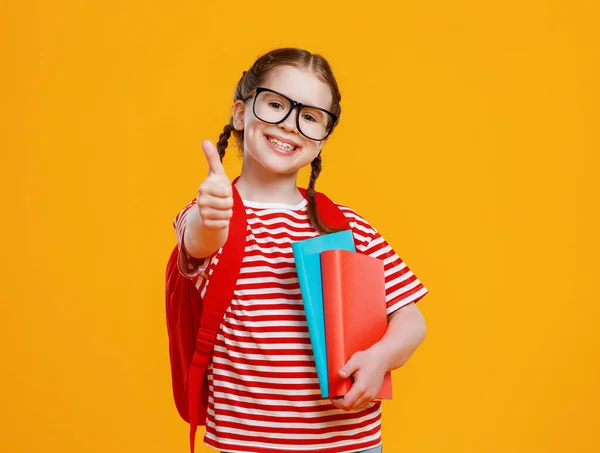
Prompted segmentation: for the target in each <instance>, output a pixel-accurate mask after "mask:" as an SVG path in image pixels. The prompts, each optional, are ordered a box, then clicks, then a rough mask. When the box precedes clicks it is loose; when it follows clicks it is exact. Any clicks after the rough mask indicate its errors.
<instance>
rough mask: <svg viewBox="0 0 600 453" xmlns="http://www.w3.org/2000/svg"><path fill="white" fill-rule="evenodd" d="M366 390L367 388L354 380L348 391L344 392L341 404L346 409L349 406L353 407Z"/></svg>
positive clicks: (348, 408)
mask: <svg viewBox="0 0 600 453" xmlns="http://www.w3.org/2000/svg"><path fill="white" fill-rule="evenodd" d="M366 390H367V389H366V388H365V387H364V386H363V385H362V384H359V383H356V382H355V383H354V384H352V387H351V388H350V391H349V392H348V393H346V396H344V401H343V402H342V406H343V407H345V408H346V409H347V410H350V408H352V407H354V405H355V404H356V402H357V401H358V400H359V399H361V398H362V397H363V396H364V394H365V392H366Z"/></svg>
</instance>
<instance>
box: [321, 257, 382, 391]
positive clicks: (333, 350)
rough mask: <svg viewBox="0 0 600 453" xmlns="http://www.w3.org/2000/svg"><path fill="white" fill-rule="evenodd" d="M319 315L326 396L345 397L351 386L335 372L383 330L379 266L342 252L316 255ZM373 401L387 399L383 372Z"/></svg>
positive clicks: (376, 259) (347, 379) (375, 262)
mask: <svg viewBox="0 0 600 453" xmlns="http://www.w3.org/2000/svg"><path fill="white" fill-rule="evenodd" d="M321 275H322V277H323V314H324V317H325V343H326V348H327V370H328V371H327V373H328V377H329V396H330V397H332V398H333V397H337V396H344V395H345V394H346V393H348V391H349V390H350V387H351V386H352V381H351V378H346V379H342V378H340V377H339V375H338V371H339V370H340V368H342V367H343V366H344V365H345V364H346V362H348V360H349V359H350V357H352V355H353V354H354V353H356V352H358V351H364V350H366V349H368V348H370V347H371V346H372V345H374V344H375V343H377V342H378V341H379V340H381V338H382V337H383V335H384V334H385V331H386V329H387V326H388V323H387V314H386V301H385V299H386V297H385V277H384V273H383V261H382V260H380V259H379V258H372V257H370V256H368V255H363V254H361V253H357V252H350V251H347V250H328V251H325V252H321ZM377 398H378V399H391V398H392V376H391V372H389V371H388V372H387V373H386V374H385V377H384V379H383V385H382V387H381V390H380V392H379V394H378V395H377Z"/></svg>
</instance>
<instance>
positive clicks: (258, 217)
mask: <svg viewBox="0 0 600 453" xmlns="http://www.w3.org/2000/svg"><path fill="white" fill-rule="evenodd" d="M340 100H341V95H340V92H339V89H338V86H337V83H336V80H335V78H334V76H333V73H332V71H331V68H330V66H329V64H328V63H327V61H326V60H325V59H324V58H323V57H322V56H320V55H316V54H311V53H309V52H307V51H305V50H301V49H293V48H286V49H277V50H273V51H271V52H269V53H267V54H265V55H263V56H261V57H260V58H259V59H258V60H257V61H256V62H255V63H254V64H253V65H252V67H251V68H250V70H249V71H244V73H243V74H242V77H241V79H240V81H239V83H238V85H237V88H236V91H235V96H234V104H233V108H232V115H231V118H230V121H229V123H228V124H227V125H226V126H225V128H224V129H223V133H222V134H221V135H220V137H219V141H218V143H217V146H216V148H215V146H214V145H213V144H212V143H211V142H209V141H204V142H203V144H202V146H203V150H204V154H205V156H206V159H207V161H208V167H209V173H208V176H207V177H206V179H204V181H203V182H202V183H201V184H200V186H199V188H198V194H197V197H196V198H195V199H194V200H193V201H192V202H191V203H190V204H189V205H187V206H186V207H185V208H184V209H183V210H182V211H181V212H180V213H179V214H178V215H177V217H176V218H175V221H174V226H175V229H176V233H177V238H178V241H179V245H180V247H179V249H180V252H179V255H180V257H179V258H180V260H179V268H180V271H181V272H182V273H183V274H184V275H185V276H186V277H188V278H191V279H194V280H195V282H196V287H197V288H198V290H199V291H200V292H201V293H202V294H204V293H205V291H206V288H207V286H208V285H210V279H211V274H212V272H213V270H214V269H215V266H218V262H219V253H220V252H221V250H222V246H223V245H224V244H225V242H226V241H227V236H228V228H229V220H230V218H231V216H232V206H233V197H232V190H233V188H232V183H231V182H230V180H229V178H228V177H227V175H226V174H225V171H224V169H223V166H222V159H223V156H224V155H225V150H226V148H227V145H228V141H229V138H230V136H231V135H232V134H233V136H234V138H235V140H236V142H237V145H238V147H239V149H240V150H243V166H242V171H241V175H240V177H239V178H238V179H237V180H236V181H235V182H234V185H235V190H237V191H238V192H239V194H240V196H241V198H242V200H243V203H244V206H245V208H246V214H247V221H248V227H247V238H246V246H245V254H244V259H243V262H242V268H241V271H240V275H239V277H238V280H237V284H236V288H235V292H234V296H233V300H232V302H231V305H230V306H229V308H228V310H227V312H226V314H225V316H224V317H223V320H222V323H221V326H220V328H219V332H218V335H217V341H216V343H215V348H214V353H213V357H212V363H211V365H210V366H209V368H208V382H209V389H210V396H209V406H208V416H207V421H206V434H205V437H204V442H205V443H206V444H207V445H209V446H211V447H214V448H216V449H219V450H221V451H226V452H239V453H275V452H281V451H295V452H297V451H303V452H306V451H319V452H329V453H342V452H369V453H371V452H380V451H381V402H380V401H374V400H373V398H374V396H375V395H377V393H378V391H379V389H380V387H381V384H382V381H383V376H384V374H385V373H386V372H387V371H388V370H393V369H396V368H398V367H400V366H402V365H403V364H404V363H405V362H406V361H407V360H408V358H409V357H410V356H411V355H412V353H413V352H414V351H415V349H416V348H417V346H418V345H419V344H420V343H421V342H422V340H423V338H424V335H425V323H424V320H423V318H422V316H421V314H420V312H419V310H418V308H417V307H416V305H415V302H416V301H418V300H419V299H420V298H422V297H423V296H424V295H425V294H426V293H427V289H426V288H425V287H424V286H423V284H422V283H421V282H420V281H419V280H418V279H417V278H416V276H415V275H414V274H413V273H412V272H411V271H410V269H409V268H408V267H407V266H406V264H405V263H404V262H403V261H402V260H401V259H400V258H399V257H398V255H397V254H396V253H395V252H394V251H393V250H392V249H391V248H390V246H389V245H388V244H387V242H386V241H385V240H384V239H383V238H382V237H381V236H380V234H379V233H378V232H377V230H376V229H375V228H373V227H372V226H371V225H370V224H369V223H368V222H367V221H366V220H365V219H363V218H362V217H361V216H360V215H358V214H357V213H356V212H355V211H353V210H352V209H350V208H348V207H346V206H342V205H338V206H339V207H340V209H341V210H342V212H343V213H344V215H345V216H346V217H347V218H348V219H349V220H350V224H351V227H352V231H353V235H354V237H355V240H356V242H357V251H358V252H359V253H365V254H368V255H370V256H373V257H378V258H380V259H382V260H383V261H384V265H385V275H386V299H387V313H388V320H389V326H388V330H387V332H386V334H385V336H384V337H383V338H382V340H381V341H380V342H379V343H377V344H375V345H374V346H372V347H371V348H369V349H368V350H366V351H361V352H359V353H357V354H355V355H354V356H353V357H352V358H351V359H350V360H349V362H348V363H347V364H346V365H345V366H344V367H343V368H342V369H341V370H340V371H339V374H340V376H341V377H348V376H352V377H353V379H354V384H353V386H352V388H351V390H350V391H349V392H348V394H346V396H345V397H343V398H336V399H330V400H324V399H322V398H321V396H320V392H319V385H318V380H317V374H316V369H315V366H314V362H313V358H312V351H311V347H310V339H309V335H308V328H307V325H306V320H305V318H304V312H303V305H302V298H301V294H300V287H299V284H298V279H297V275H296V271H295V266H294V259H293V253H292V247H291V243H292V242H295V241H299V240H304V239H308V238H311V237H314V236H317V235H319V234H325V233H330V232H332V231H333V230H332V229H331V228H329V227H328V226H327V225H326V224H324V222H323V221H322V220H321V219H320V218H319V215H318V212H317V210H316V204H315V183H316V181H317V178H318V177H319V174H320V173H321V153H322V149H323V146H324V145H325V143H326V142H327V139H328V137H329V136H330V134H331V133H332V132H333V129H334V128H335V126H336V125H337V124H338V121H339V117H340V112H341V107H340ZM306 165H310V166H311V168H312V173H311V176H310V183H309V185H308V191H307V199H305V198H304V197H303V196H302V194H301V193H300V192H299V191H298V188H297V186H296V177H297V175H298V171H299V170H300V169H301V168H303V167H304V166H306Z"/></svg>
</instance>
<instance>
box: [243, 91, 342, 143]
mask: <svg viewBox="0 0 600 453" xmlns="http://www.w3.org/2000/svg"><path fill="white" fill-rule="evenodd" d="M290 108H291V104H290V102H289V101H288V100H287V99H286V98H284V97H283V96H281V95H279V94H277V93H273V92H270V91H262V92H260V93H259V94H258V96H257V97H256V100H255V104H254V113H255V114H256V116H257V117H258V119H259V120H261V121H264V122H266V123H279V122H280V121H281V120H283V118H285V116H286V115H287V114H288V112H289V111H290ZM299 115H300V120H299V121H298V123H299V124H300V132H302V134H304V135H306V136H307V137H309V138H311V139H313V140H323V139H324V138H325V137H326V136H327V133H328V132H329V129H330V128H331V125H332V119H331V117H330V116H329V115H328V114H327V113H325V112H323V111H322V110H319V109H315V108H311V107H303V108H302V110H301V111H300V112H299Z"/></svg>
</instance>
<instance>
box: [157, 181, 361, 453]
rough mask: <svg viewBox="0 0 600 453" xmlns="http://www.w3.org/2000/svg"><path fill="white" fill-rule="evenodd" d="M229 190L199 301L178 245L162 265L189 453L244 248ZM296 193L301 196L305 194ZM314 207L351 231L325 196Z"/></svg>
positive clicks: (237, 207)
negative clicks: (217, 247)
mask: <svg viewBox="0 0 600 453" xmlns="http://www.w3.org/2000/svg"><path fill="white" fill-rule="evenodd" d="M234 182H235V181H234ZM232 188H233V201H234V203H233V216H232V218H231V221H230V224H229V236H228V238H227V242H226V243H225V245H224V246H223V251H222V253H221V256H220V258H219V264H218V265H217V266H216V267H215V269H214V271H213V273H212V275H211V277H210V285H208V287H207V290H206V293H205V295H204V298H201V297H200V293H199V291H198V290H197V288H196V286H195V284H194V282H193V281H192V280H191V279H189V278H187V277H185V276H184V275H183V274H181V272H179V267H178V265H177V262H178V259H179V256H178V255H179V246H178V245H176V246H175V248H174V249H173V251H172V252H171V256H170V257H169V261H168V263H167V272H166V285H165V293H166V309H167V332H168V335H169V356H170V360H171V378H172V382H173V397H174V399H175V405H176V407H177V410H178V412H179V415H180V416H181V417H182V418H183V419H184V420H185V421H186V422H188V423H189V424H190V450H191V452H192V453H193V452H194V443H195V437H196V429H197V427H198V426H204V425H205V424H206V410H207V406H208V380H207V377H206V370H207V367H208V364H209V362H210V359H211V356H212V352H213V347H214V343H215V340H216V337H217V331H218V330H219V327H220V325H221V320H222V319H223V316H224V315H225V311H226V310H227V307H228V306H229V304H230V303H231V300H232V298H233V291H234V288H235V285H236V282H237V278H238V274H239V271H240V268H241V265H242V259H243V256H244V249H245V245H246V227H247V224H246V210H245V208H244V204H243V202H242V199H241V198H240V195H239V193H238V192H237V190H236V189H235V186H233V184H232ZM299 190H300V192H301V193H302V195H303V196H304V197H306V190H305V189H300V188H299ZM316 203H317V209H318V212H319V215H320V216H321V218H322V219H323V221H324V222H325V223H326V224H327V225H329V226H330V227H333V228H335V229H350V225H349V222H348V219H347V218H346V217H345V216H344V214H343V213H342V211H340V209H339V208H338V207H337V205H336V204H335V203H333V202H332V201H331V200H330V199H329V198H327V197H326V196H325V195H324V194H322V193H319V192H317V194H316Z"/></svg>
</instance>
